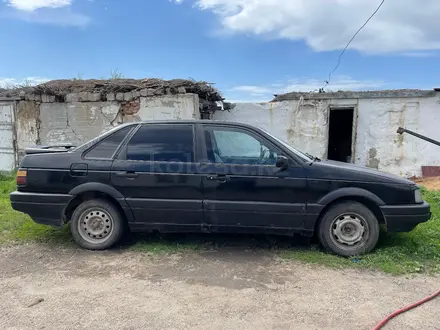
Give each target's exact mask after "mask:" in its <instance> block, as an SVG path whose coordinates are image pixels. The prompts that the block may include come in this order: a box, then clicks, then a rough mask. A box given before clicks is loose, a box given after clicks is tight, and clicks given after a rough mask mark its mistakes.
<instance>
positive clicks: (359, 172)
mask: <svg viewBox="0 0 440 330" xmlns="http://www.w3.org/2000/svg"><path fill="white" fill-rule="evenodd" d="M311 167H313V168H314V169H313V170H312V171H311V172H312V173H313V174H312V175H311V177H313V178H315V179H334V180H347V181H369V182H382V183H395V184H409V185H414V184H415V183H414V182H412V181H410V180H407V179H404V178H402V177H400V176H397V175H393V174H388V173H384V172H381V171H378V170H375V169H372V168H369V167H365V166H360V165H354V164H349V163H343V162H336V161H332V160H323V161H320V162H315V163H313V165H311Z"/></svg>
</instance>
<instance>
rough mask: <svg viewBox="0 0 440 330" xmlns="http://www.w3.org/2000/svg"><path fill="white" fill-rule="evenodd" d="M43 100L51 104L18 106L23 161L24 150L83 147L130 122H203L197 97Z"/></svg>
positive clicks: (19, 144)
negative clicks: (47, 147)
mask: <svg viewBox="0 0 440 330" xmlns="http://www.w3.org/2000/svg"><path fill="white" fill-rule="evenodd" d="M80 94H81V93H78V94H76V95H80ZM89 94H90V93H89ZM43 99H44V100H45V101H47V102H40V101H38V100H37V101H30V100H20V101H16V103H15V106H16V117H17V118H16V123H15V127H16V132H17V142H16V145H17V150H18V154H19V157H21V156H22V155H23V153H24V149H26V148H28V147H31V146H35V145H38V144H41V145H60V144H72V145H79V144H82V143H84V142H87V141H89V140H91V139H93V138H95V137H96V136H98V135H100V134H101V133H103V132H105V131H107V130H109V129H110V128H112V127H114V126H117V125H120V124H122V123H126V122H136V121H145V120H171V119H199V118H200V112H199V98H198V96H197V95H195V94H178V95H164V96H152V97H138V98H131V99H130V101H128V100H127V101H117V100H115V101H106V102H103V101H96V102H95V101H83V102H80V101H78V98H75V100H74V99H73V98H72V97H71V96H69V98H68V100H69V101H74V102H49V101H55V99H54V98H52V99H49V97H47V98H46V97H45V96H43ZM79 99H81V100H83V99H85V98H79ZM88 99H90V98H89V97H87V100H88ZM0 170H8V169H6V168H3V169H0Z"/></svg>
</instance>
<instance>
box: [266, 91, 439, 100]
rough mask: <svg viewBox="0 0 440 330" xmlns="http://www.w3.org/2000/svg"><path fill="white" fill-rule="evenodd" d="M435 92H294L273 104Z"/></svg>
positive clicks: (432, 93)
mask: <svg viewBox="0 0 440 330" xmlns="http://www.w3.org/2000/svg"><path fill="white" fill-rule="evenodd" d="M434 95H435V91H434V90H421V89H391V90H375V91H337V92H309V93H307V92H292V93H286V94H279V95H274V96H275V98H274V99H273V100H272V101H271V102H282V101H289V100H299V99H300V98H301V97H303V98H304V99H306V100H325V99H362V98H399V97H424V96H434Z"/></svg>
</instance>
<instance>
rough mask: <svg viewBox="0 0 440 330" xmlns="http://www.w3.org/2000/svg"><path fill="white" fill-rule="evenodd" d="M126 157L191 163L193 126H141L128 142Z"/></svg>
mask: <svg viewBox="0 0 440 330" xmlns="http://www.w3.org/2000/svg"><path fill="white" fill-rule="evenodd" d="M127 159H128V160H141V161H150V162H181V163H191V162H193V161H194V139H193V126H192V125H156V126H154V125H146V126H142V127H141V128H140V129H139V130H138V131H137V132H136V134H135V135H134V136H133V138H132V139H131V140H130V142H129V143H128V146H127Z"/></svg>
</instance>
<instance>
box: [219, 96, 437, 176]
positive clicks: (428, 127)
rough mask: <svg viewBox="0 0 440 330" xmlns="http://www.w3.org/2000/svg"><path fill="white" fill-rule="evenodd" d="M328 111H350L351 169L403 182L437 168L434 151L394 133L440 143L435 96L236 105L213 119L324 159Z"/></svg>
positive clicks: (418, 141) (416, 141) (431, 147)
mask: <svg viewBox="0 0 440 330" xmlns="http://www.w3.org/2000/svg"><path fill="white" fill-rule="evenodd" d="M332 107H334V108H338V107H352V108H354V110H355V116H356V115H357V118H356V119H355V142H354V163H355V164H359V165H363V166H369V167H373V168H377V169H379V170H381V171H385V172H389V173H393V174H397V175H401V176H406V177H409V176H413V175H416V176H419V175H421V167H422V166H426V165H429V166H439V165H440V148H439V147H438V146H435V145H433V144H430V143H428V142H426V141H423V140H420V139H418V138H416V137H414V136H411V135H408V134H404V135H399V134H397V133H396V131H397V128H398V127H405V128H407V129H410V130H413V131H416V132H419V133H420V134H423V135H425V136H428V137H431V138H433V139H435V140H440V129H439V127H440V93H436V94H435V93H433V96H431V97H411V95H410V94H409V95H405V97H401V98H399V97H394V96H393V97H382V98H378V97H374V98H340V99H331V98H329V99H321V100H320V99H311V100H304V99H300V100H289V101H282V102H272V103H238V104H236V106H235V108H234V109H232V110H230V111H218V112H216V113H215V114H214V119H217V120H231V121H239V122H245V123H249V124H253V125H257V126H259V127H261V128H263V129H265V130H267V131H269V132H270V133H272V134H274V135H276V136H278V137H280V138H281V139H283V140H285V141H286V142H288V143H289V144H291V145H293V146H294V147H296V148H298V149H300V150H303V151H305V152H309V153H311V154H313V155H316V156H318V157H321V158H326V157H327V149H328V135H329V111H330V109H331V108H332Z"/></svg>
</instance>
